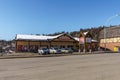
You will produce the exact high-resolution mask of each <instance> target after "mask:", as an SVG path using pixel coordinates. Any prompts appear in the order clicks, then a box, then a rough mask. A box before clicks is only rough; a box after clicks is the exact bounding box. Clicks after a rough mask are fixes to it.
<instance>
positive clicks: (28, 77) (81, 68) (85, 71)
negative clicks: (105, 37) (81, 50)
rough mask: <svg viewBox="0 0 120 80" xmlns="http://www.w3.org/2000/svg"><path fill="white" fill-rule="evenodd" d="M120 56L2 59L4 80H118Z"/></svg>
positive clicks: (0, 77) (0, 71)
mask: <svg viewBox="0 0 120 80" xmlns="http://www.w3.org/2000/svg"><path fill="white" fill-rule="evenodd" d="M119 70H120V54H119V53H113V54H109V53H108V54H107V53H106V54H89V55H71V56H58V57H34V58H14V59H0V80H118V79H120V71H119Z"/></svg>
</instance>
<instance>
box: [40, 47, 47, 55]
mask: <svg viewBox="0 0 120 80" xmlns="http://www.w3.org/2000/svg"><path fill="white" fill-rule="evenodd" d="M38 53H39V54H42V55H46V54H49V50H48V49H47V48H41V49H38Z"/></svg>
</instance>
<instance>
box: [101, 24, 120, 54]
mask: <svg viewBox="0 0 120 80" xmlns="http://www.w3.org/2000/svg"><path fill="white" fill-rule="evenodd" d="M99 38H100V47H101V48H103V49H106V50H110V51H115V52H116V51H120V26H115V27H109V28H104V29H103V30H102V31H101V32H100V36H99Z"/></svg>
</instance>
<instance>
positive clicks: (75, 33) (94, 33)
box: [43, 26, 104, 40]
mask: <svg viewBox="0 0 120 80" xmlns="http://www.w3.org/2000/svg"><path fill="white" fill-rule="evenodd" d="M103 28H104V26H99V27H93V28H86V29H82V28H81V29H80V30H79V31H72V32H65V31H61V32H55V33H53V34H46V35H48V36H54V35H58V34H61V33H66V34H69V35H71V36H73V37H78V36H79V33H80V32H87V31H89V32H90V33H91V34H92V36H93V38H94V39H96V40H99V32H100V31H101V30H102V29H103ZM43 35H45V34H43Z"/></svg>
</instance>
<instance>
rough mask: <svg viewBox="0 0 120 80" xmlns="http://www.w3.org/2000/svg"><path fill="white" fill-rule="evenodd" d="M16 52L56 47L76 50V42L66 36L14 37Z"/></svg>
mask: <svg viewBox="0 0 120 80" xmlns="http://www.w3.org/2000/svg"><path fill="white" fill-rule="evenodd" d="M15 39H16V51H17V52H36V51H37V50H38V49H39V48H42V47H46V48H51V47H58V48H72V49H78V41H77V40H76V39H75V38H73V37H72V36H70V35H68V34H65V33H63V34H60V35H57V36H41V35H19V34H17V35H16V38H15Z"/></svg>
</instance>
